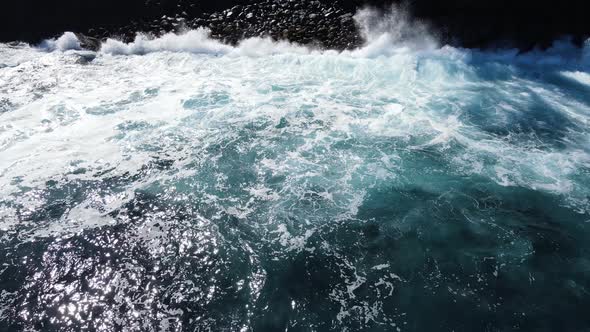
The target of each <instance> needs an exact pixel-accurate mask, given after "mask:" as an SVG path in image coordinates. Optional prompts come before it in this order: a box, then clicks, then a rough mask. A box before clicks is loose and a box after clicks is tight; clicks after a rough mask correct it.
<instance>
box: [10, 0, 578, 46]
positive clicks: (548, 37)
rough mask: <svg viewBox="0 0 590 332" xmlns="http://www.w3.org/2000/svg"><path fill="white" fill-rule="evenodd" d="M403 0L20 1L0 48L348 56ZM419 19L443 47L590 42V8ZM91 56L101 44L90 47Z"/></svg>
mask: <svg viewBox="0 0 590 332" xmlns="http://www.w3.org/2000/svg"><path fill="white" fill-rule="evenodd" d="M399 2H401V1H398V0H342V1H337V2H335V1H331V0H316V1H313V0H274V1H273V0H262V2H261V1H260V0H216V1H198V0H125V1H121V0H100V1H78V0H55V1H38V0H19V1H12V0H11V1H5V2H4V3H3V4H2V5H1V9H0V42H8V41H14V40H21V41H26V42H31V43H36V42H39V41H41V40H42V39H44V38H48V37H55V36H58V35H60V34H61V33H63V32H64V31H75V32H78V33H83V34H84V35H85V36H89V37H94V38H98V39H101V38H105V37H117V38H120V39H123V40H131V39H133V37H134V36H135V33H136V32H141V31H143V32H149V33H151V34H154V35H159V34H162V33H165V32H169V31H178V30H181V29H182V28H183V27H196V26H206V27H210V29H211V31H212V36H213V37H214V38H220V39H223V40H226V41H227V42H230V43H236V42H237V41H239V40H240V39H242V38H244V37H251V36H269V37H272V38H275V39H289V40H291V41H296V42H299V43H304V44H317V45H318V46H321V47H327V48H336V49H344V48H351V47H355V46H358V45H359V44H360V43H361V40H360V37H359V33H358V31H357V28H356V27H355V25H354V22H353V20H352V19H351V17H352V14H353V13H355V12H356V10H357V9H358V8H359V7H362V6H365V5H372V6H377V7H381V8H386V7H388V6H390V5H391V4H392V3H399ZM407 7H408V10H409V11H410V13H411V15H412V16H414V17H416V19H419V20H423V21H426V22H428V23H429V24H430V25H431V26H432V27H433V28H434V30H436V31H438V32H439V34H440V37H441V39H442V42H444V43H453V44H460V45H462V46H467V47H485V46H498V45H502V46H517V47H520V48H521V49H528V48H530V47H532V46H535V45H540V46H547V45H549V44H550V43H551V42H552V41H553V40H555V39H556V38H559V37H561V36H563V35H571V36H573V37H574V39H575V40H576V41H582V40H583V39H584V38H587V37H588V36H589V35H590V23H589V20H588V19H587V16H588V13H589V12H590V10H589V9H590V8H589V7H590V1H588V0H568V1H548V0H545V1H543V0H541V1H533V0H482V1H473V0H447V1H440V0H413V1H410V2H409V4H408V5H407ZM83 45H84V46H85V47H88V48H90V49H95V48H96V43H95V42H94V41H88V42H85V41H83Z"/></svg>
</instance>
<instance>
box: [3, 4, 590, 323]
mask: <svg viewBox="0 0 590 332" xmlns="http://www.w3.org/2000/svg"><path fill="white" fill-rule="evenodd" d="M400 15H401V16H400ZM378 16H380V15H377V14H376V13H375V12H372V11H363V12H361V13H359V14H357V20H358V21H359V22H360V23H362V24H363V25H364V26H365V31H366V34H367V40H368V44H367V46H365V47H364V48H362V49H359V50H355V51H346V52H342V53H337V52H334V51H319V50H313V49H309V48H306V47H303V46H299V45H294V44H289V43H286V42H273V41H271V40H268V39H259V38H254V39H249V40H245V41H243V42H242V43H241V44H240V45H238V46H237V47H232V46H228V45H224V44H222V43H220V42H218V41H214V40H211V39H209V38H208V32H207V30H204V29H198V30H194V31H188V32H186V33H184V34H181V35H172V34H170V35H165V36H162V37H161V38H157V39H153V38H148V37H146V36H139V37H138V38H137V39H136V41H135V42H134V43H130V44H124V43H121V42H118V41H115V40H109V41H107V42H106V43H104V44H103V46H102V50H101V51H100V52H99V53H97V54H92V53H88V52H83V51H75V49H78V48H79V46H80V45H79V42H78V41H77V40H76V39H75V36H74V35H73V34H66V35H64V36H63V37H61V38H60V39H58V40H56V41H47V42H45V43H44V44H43V45H42V46H41V47H40V48H33V47H29V46H26V45H21V46H19V47H10V46H7V45H0V249H1V251H2V255H0V257H1V258H0V262H1V263H2V264H1V265H0V284H1V285H2V287H1V291H0V329H1V330H4V329H14V330H22V329H29V330H63V331H78V330H98V331H116V330H121V329H123V330H126V331H145V330H154V331H172V330H191V331H192V330H199V331H201V330H203V331H205V330H214V331H217V330H230V331H235V330H242V331H249V330H255V331H267V330H268V331H271V330H272V331H274V330H279V329H280V330H286V329H289V330H306V331H307V330H310V331H325V330H334V331H341V330H348V331H358V330H371V331H392V330H397V331H402V330H412V331H418V330H419V331H426V330H428V331H432V330H435V331H438V330H478V331H479V330H494V331H495V330H498V331H499V330H514V329H522V330H538V329H551V330H553V329H558V328H559V329H561V330H569V331H575V330H578V331H579V330H583V329H585V328H588V326H590V320H589V318H588V316H587V315H586V308H588V306H589V305H590V300H589V299H590V296H589V295H590V260H589V259H588V257H589V256H588V254H589V249H590V241H589V240H590V127H589V119H590V57H588V54H590V51H589V50H590V46H586V47H585V48H583V49H577V48H575V47H573V46H571V45H570V44H569V43H567V42H556V43H555V45H554V47H553V48H551V49H549V50H547V51H543V52H541V51H534V52H531V53H527V54H522V55H517V52H516V51H511V50H504V51H500V50H499V51H494V52H492V51H490V52H483V51H476V50H466V49H456V48H452V47H448V46H445V47H437V46H436V42H435V39H434V38H432V37H429V35H428V34H427V33H425V31H427V29H426V28H424V27H423V26H422V25H419V24H416V23H408V22H407V21H405V20H402V19H401V18H403V17H404V16H403V15H402V14H395V12H394V14H390V15H385V17H389V20H387V21H383V17H381V21H375V17H378ZM391 22H398V23H396V24H395V25H392V23H391ZM411 31H414V32H411ZM415 31H418V32H419V33H416V32H415ZM587 45H588V43H587Z"/></svg>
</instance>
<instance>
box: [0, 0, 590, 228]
mask: <svg viewBox="0 0 590 332" xmlns="http://www.w3.org/2000/svg"><path fill="white" fill-rule="evenodd" d="M356 19H357V20H358V22H360V23H362V24H363V26H364V27H365V29H364V33H365V36H366V38H367V45H366V46H365V47H363V48H361V49H359V50H355V51H345V52H342V53H338V52H334V51H319V50H313V49H309V48H307V47H304V46H301V45H296V44H292V43H287V42H275V41H272V40H270V39H263V38H251V39H247V40H244V41H242V42H241V43H240V44H239V45H238V46H236V47H233V46H230V45H225V44H223V43H221V42H219V41H216V40H213V39H210V38H209V35H208V31H207V30H205V29H197V30H193V31H187V32H185V33H183V34H179V35H175V34H167V35H164V36H162V37H159V38H150V37H148V36H145V35H140V36H138V37H137V38H136V40H135V41H134V42H132V43H129V44H125V43H122V42H120V41H115V40H108V41H106V42H105V43H104V44H103V45H102V49H101V51H100V52H99V54H98V56H97V57H96V59H95V60H94V61H93V62H92V63H91V64H90V65H87V66H83V65H80V64H78V60H79V56H77V55H76V53H75V52H71V50H73V49H74V50H75V49H77V48H79V42H78V41H77V39H76V37H75V35H74V34H72V33H66V34H64V36H62V37H61V38H59V39H58V40H55V41H50V42H49V41H48V42H46V43H45V44H44V46H43V47H42V49H41V50H42V51H44V52H40V51H39V50H40V49H39V48H30V47H26V46H21V47H17V48H14V47H8V46H6V45H3V46H1V47H0V52H1V55H2V56H1V57H0V59H8V60H4V61H6V62H7V63H9V64H10V65H9V66H5V67H4V68H0V102H1V103H2V104H0V107H1V108H0V112H1V113H0V117H1V119H2V124H0V194H1V195H2V196H3V197H15V200H16V201H20V202H21V203H23V204H25V205H28V206H30V207H33V206H39V205H40V204H42V203H43V202H44V200H45V199H46V198H44V197H38V196H35V192H34V191H32V192H29V193H28V194H26V195H25V194H22V191H23V190H29V189H30V188H45V186H46V182H47V181H50V180H60V179H67V180H70V181H73V180H77V181H93V180H94V179H95V174H98V173H101V172H109V174H110V175H111V176H119V175H122V174H127V173H130V174H133V173H137V172H139V170H140V169H141V168H142V167H144V166H145V165H146V164H148V163H149V162H150V160H152V158H153V157H154V154H161V153H164V154H165V153H167V152H166V151H175V152H174V153H173V156H172V157H171V158H172V159H175V160H176V164H175V165H176V166H177V167H178V168H179V171H178V173H177V174H174V175H169V174H168V175H162V174H161V175H160V177H159V178H158V177H157V176H155V175H153V176H155V177H154V178H151V177H147V178H145V179H143V180H142V181H140V182H137V183H134V184H133V185H130V186H129V187H128V188H125V191H126V192H127V193H128V195H127V197H132V193H133V191H134V190H135V189H137V188H140V187H142V186H147V185H148V184H149V183H151V182H153V181H156V180H157V181H164V179H172V178H176V179H178V178H183V177H186V178H190V177H191V176H195V174H199V171H198V170H194V169H191V168H190V167H188V166H186V169H183V165H192V164H194V163H197V164H198V163H206V162H207V161H209V160H211V161H213V162H218V160H220V159H223V157H224V155H223V154H214V153H212V152H211V151H216V149H217V148H216V146H217V145H218V144H221V145H222V146H228V145H229V146H233V145H232V144H234V143H232V142H234V140H238V138H239V135H241V134H240V133H243V132H247V131H248V130H250V129H248V128H250V127H249V126H253V125H260V126H262V127H263V128H264V129H261V131H260V132H259V133H257V134H256V136H255V137H256V139H254V138H251V141H248V142H244V143H241V144H239V145H237V146H234V147H233V149H236V150H237V151H249V150H248V149H254V148H259V149H261V151H259V152H257V153H260V154H262V155H264V156H265V158H262V159H260V160H261V161H260V162H259V163H256V164H254V166H253V167H254V169H255V173H256V174H272V175H273V176H276V177H282V178H284V179H285V180H284V181H285V185H284V186H283V187H282V188H281V189H280V190H270V189H269V188H268V186H266V185H264V184H262V183H256V184H254V185H252V186H248V187H247V188H244V190H247V191H248V192H249V193H250V194H249V195H247V196H248V197H249V199H248V200H246V201H242V200H241V198H238V197H233V198H231V197H230V198H227V197H225V198H224V197H223V196H224V195H226V196H227V195H228V194H227V193H226V194H224V195H221V194H219V193H217V192H215V191H214V190H211V191H207V192H205V193H203V197H209V199H210V200H211V202H213V203H214V204H218V205H219V208H220V210H221V211H225V213H228V214H231V215H235V216H238V217H239V218H243V219H246V218H248V217H249V216H250V215H252V214H253V213H256V210H255V206H256V204H257V203H258V202H264V204H268V205H270V206H273V207H275V208H274V209H271V211H282V210H284V209H286V206H287V207H288V209H289V211H291V212H292V213H297V211H300V210H301V209H303V207H301V206H299V204H300V203H297V201H301V202H302V201H306V200H307V201H309V204H312V206H313V204H319V203H317V202H321V204H323V205H325V206H329V207H330V209H326V210H325V211H323V212H321V213H320V212H318V215H317V216H315V218H317V220H315V221H310V222H319V220H320V219H321V217H320V216H322V215H324V216H330V217H334V216H339V217H338V218H337V219H338V220H343V219H351V218H355V216H356V214H357V213H358V211H359V208H360V207H361V206H362V204H363V200H364V199H365V197H366V190H367V189H368V188H372V187H374V186H378V185H379V183H380V182H382V181H404V179H407V177H409V176H411V175H410V172H409V171H408V168H407V167H410V168H411V167H417V166H416V165H413V164H412V162H411V161H408V160H407V155H404V153H405V152H404V151H414V152H416V153H418V154H420V153H422V152H421V151H435V152H436V153H440V154H441V155H442V156H445V157H444V158H443V159H445V160H446V162H448V163H449V164H450V165H451V166H450V167H451V168H452V171H453V172H455V171H456V172H462V173H464V174H472V175H473V174H475V175H478V176H482V177H484V178H488V179H491V180H492V181H495V182H496V183H498V184H499V185H502V186H519V187H525V188H530V189H532V190H542V191H545V192H548V193H551V194H556V195H562V196H564V197H566V199H567V201H568V202H570V203H571V202H575V203H572V204H576V208H577V209H578V210H579V211H582V212H583V213H588V211H589V207H588V203H587V201H586V200H585V197H586V196H585V195H587V192H588V190H589V188H587V184H586V183H585V182H583V181H582V182H580V181H578V180H577V179H579V178H580V177H583V174H581V173H580V172H582V171H581V169H583V167H585V166H584V165H587V164H588V163H589V162H590V159H589V156H590V151H588V148H587V146H588V145H587V143H588V142H590V134H589V132H588V129H587V128H588V120H589V118H590V110H589V105H588V102H589V101H588V100H587V98H586V99H584V98H585V97H584V95H583V94H579V95H577V94H575V93H573V94H572V92H571V91H569V90H563V89H560V88H559V87H556V86H553V85H551V82H550V80H544V77H553V76H551V75H554V77H561V78H562V79H570V80H575V81H576V82H578V83H579V84H580V85H582V86H587V84H588V82H587V80H588V63H587V61H588V56H587V53H588V49H589V47H588V46H586V48H585V49H584V50H579V49H576V48H575V47H573V46H571V45H570V44H568V43H567V42H565V41H560V42H557V43H556V45H555V47H553V48H551V49H549V50H547V51H535V52H531V53H529V54H524V55H518V54H517V52H516V51H514V50H503V51H501V50H498V51H490V52H483V51H473V50H465V49H458V48H452V47H448V46H445V47H440V48H437V43H436V39H435V38H433V37H430V34H428V33H427V31H428V29H427V28H426V27H424V26H423V25H417V24H415V23H408V22H405V21H404V16H403V14H401V13H397V12H395V11H394V12H392V13H390V14H388V15H382V14H378V13H376V12H374V11H370V10H367V11H362V12H359V14H357V16H356ZM414 30H415V31H418V33H416V32H415V31H414ZM587 44H588V43H587ZM49 50H53V51H52V52H47V51H49ZM126 55H143V56H126ZM543 110H546V111H543ZM544 112H549V113H551V114H552V115H551V116H553V117H549V118H545V116H546V114H545V113H544ZM482 117H484V118H485V119H486V120H482V119H481V118H482ZM556 118H557V119H558V121H559V122H558V123H557V125H562V127H563V128H562V127H558V128H556V129H555V135H557V137H556V138H555V139H554V140H549V139H545V138H544V137H541V136H539V135H541V134H542V135H546V132H547V131H544V129H543V128H545V127H546V126H550V125H556V123H554V122H551V121H554V119H556ZM270 124H272V125H270ZM527 126H528V127H527ZM544 126H545V127H544ZM515 137H516V138H515ZM283 140H284V141H283ZM349 141H352V142H357V143H354V144H357V145H359V146H360V147H363V148H362V149H361V150H358V151H354V150H350V149H343V150H340V149H338V148H336V147H335V146H338V145H339V144H343V145H344V146H347V144H353V143H349ZM389 142H395V144H394V145H395V146H397V148H396V149H394V150H387V151H385V150H379V149H384V148H383V147H380V145H383V146H388V145H387V144H390V143H389ZM556 142H557V143H559V144H557V145H555V144H556ZM195 149H196V151H199V152H195ZM208 149H209V150H208ZM359 149H360V148H359ZM363 149H369V152H365V151H364V150H363ZM371 149H377V150H378V151H375V152H371ZM457 149H459V151H461V152H460V153H457V152H456V151H457ZM210 150H211V151H210ZM373 153H374V154H373ZM431 153H433V152H431ZM195 155H198V156H199V157H198V158H197V159H196V160H191V158H195V157H194V156H195ZM327 168H330V169H332V171H330V172H328V173H327V170H326V169H327ZM450 171H451V170H449V172H450ZM227 178H228V174H223V172H222V171H219V174H217V175H216V177H215V180H214V183H211V184H210V185H211V187H209V188H218V189H219V190H222V189H223V190H227V189H228V188H231V186H230V185H229V184H228V183H227V181H228V179H227ZM212 181H213V180H212ZM416 181H418V182H420V181H421V180H420V179H419V178H418V179H416ZM424 181H426V180H424ZM425 185H426V184H425ZM310 187H312V188H311V189H310ZM26 188H29V189H26ZM187 194H188V193H187ZM230 196H231V195H230ZM35 202H36V203H35ZM123 203H124V200H122V201H117V202H115V203H113V204H111V205H112V206H109V208H108V210H112V209H114V208H116V207H117V206H120V205H121V204H123ZM570 203H568V204H570ZM100 204H105V203H104V202H103V203H100ZM301 204H303V203H301ZM298 209H299V210H298ZM5 211H13V210H10V209H7V210H5ZM5 213H7V212H5ZM322 213H323V214H322ZM274 217H276V216H274ZM274 217H273V216H270V217H269V218H270V219H272V218H274ZM270 219H269V220H270ZM3 227H4V226H3ZM304 235H305V234H304V233H302V234H293V236H294V237H295V238H298V237H299V238H300V237H301V236H304Z"/></svg>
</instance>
